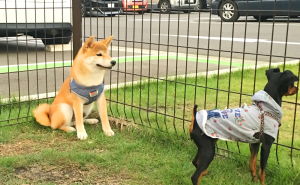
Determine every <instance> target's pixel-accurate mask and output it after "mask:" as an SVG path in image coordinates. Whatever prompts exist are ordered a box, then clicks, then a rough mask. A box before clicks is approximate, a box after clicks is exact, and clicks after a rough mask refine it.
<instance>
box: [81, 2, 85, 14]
mask: <svg viewBox="0 0 300 185" xmlns="http://www.w3.org/2000/svg"><path fill="white" fill-rule="evenodd" d="M85 15H86V9H85V5H84V3H83V2H81V16H82V17H85Z"/></svg>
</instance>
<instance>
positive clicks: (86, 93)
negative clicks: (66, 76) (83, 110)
mask: <svg viewBox="0 0 300 185" xmlns="http://www.w3.org/2000/svg"><path fill="white" fill-rule="evenodd" d="M70 88H71V90H70V91H71V92H73V93H75V94H76V95H78V96H80V97H81V98H84V99H86V100H87V101H88V102H87V103H85V104H84V105H89V104H91V103H93V102H94V101H96V100H97V99H98V98H99V97H100V96H101V94H102V93H103V92H104V83H101V84H100V85H97V86H90V87H87V86H82V85H79V84H78V83H77V82H76V81H75V80H74V79H73V80H70Z"/></svg>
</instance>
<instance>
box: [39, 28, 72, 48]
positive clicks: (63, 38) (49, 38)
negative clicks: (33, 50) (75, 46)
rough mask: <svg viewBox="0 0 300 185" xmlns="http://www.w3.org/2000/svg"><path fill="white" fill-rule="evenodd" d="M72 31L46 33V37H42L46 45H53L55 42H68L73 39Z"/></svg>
mask: <svg viewBox="0 0 300 185" xmlns="http://www.w3.org/2000/svg"><path fill="white" fill-rule="evenodd" d="M71 36H72V32H71V31H64V34H62V33H59V34H57V35H55V37H54V36H53V35H46V37H44V38H41V39H42V41H43V43H44V45H53V44H55V45H56V44H68V43H69V42H70V41H71Z"/></svg>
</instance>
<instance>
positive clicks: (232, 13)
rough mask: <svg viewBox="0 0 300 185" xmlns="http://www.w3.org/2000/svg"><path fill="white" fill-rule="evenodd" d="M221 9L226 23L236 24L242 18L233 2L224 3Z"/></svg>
mask: <svg viewBox="0 0 300 185" xmlns="http://www.w3.org/2000/svg"><path fill="white" fill-rule="evenodd" d="M220 9H221V13H220V16H221V19H222V20H223V21H224V22H235V21H237V20H238V19H239V17H240V15H239V12H238V9H237V6H236V4H235V3H234V2H233V1H224V2H223V3H222V4H221V7H220Z"/></svg>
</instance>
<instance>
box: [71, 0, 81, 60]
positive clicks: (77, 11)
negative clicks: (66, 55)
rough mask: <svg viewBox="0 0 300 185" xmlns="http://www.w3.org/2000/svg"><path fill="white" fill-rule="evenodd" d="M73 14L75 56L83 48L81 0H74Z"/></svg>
mask: <svg viewBox="0 0 300 185" xmlns="http://www.w3.org/2000/svg"><path fill="white" fill-rule="evenodd" d="M72 11H73V13H72V16H73V58H75V57H76V55H77V52H78V51H79V49H80V48H81V45H82V41H81V39H82V38H81V36H82V34H81V22H82V17H81V0H72Z"/></svg>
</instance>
